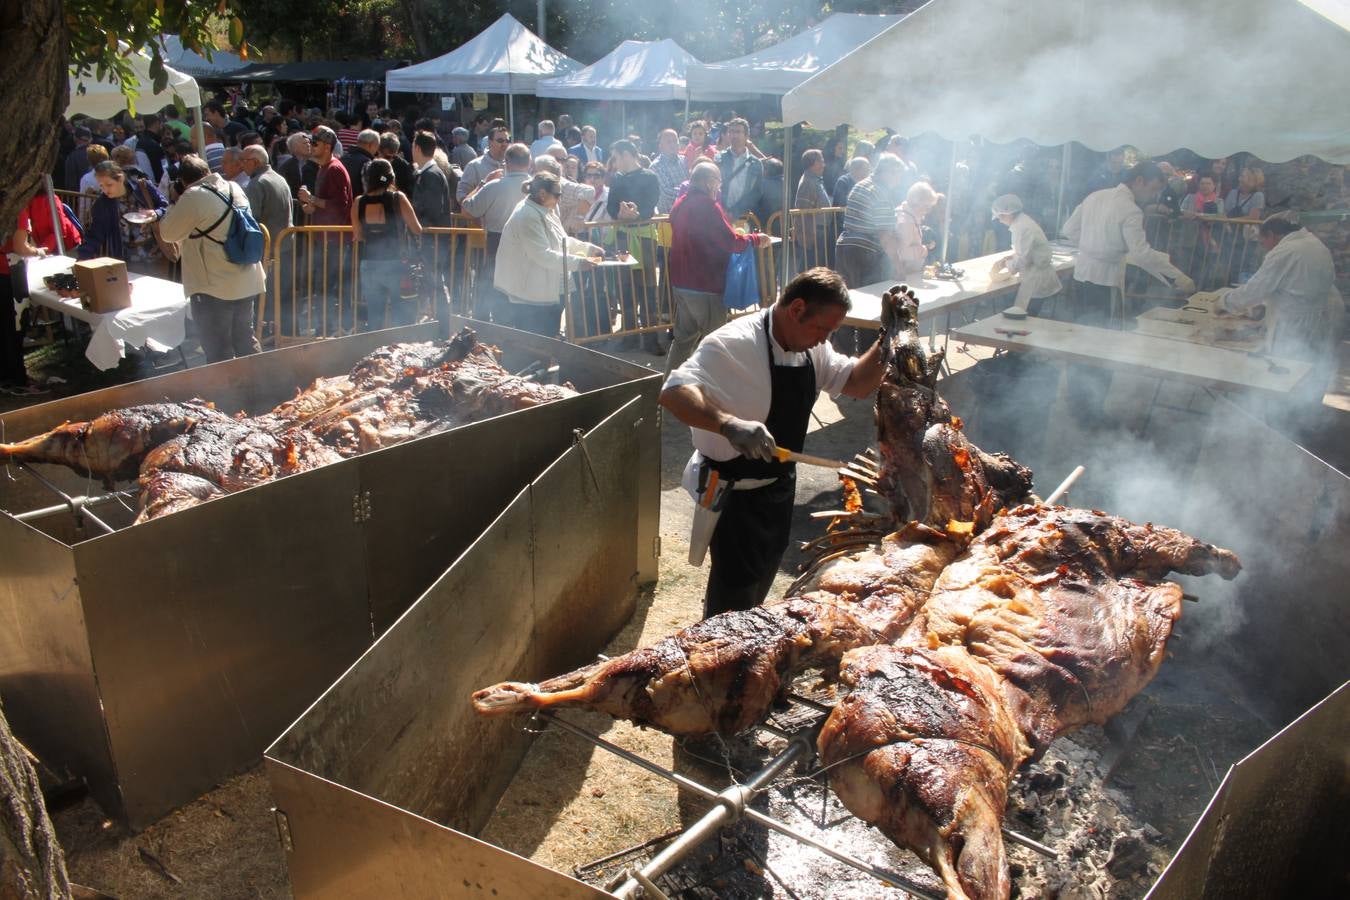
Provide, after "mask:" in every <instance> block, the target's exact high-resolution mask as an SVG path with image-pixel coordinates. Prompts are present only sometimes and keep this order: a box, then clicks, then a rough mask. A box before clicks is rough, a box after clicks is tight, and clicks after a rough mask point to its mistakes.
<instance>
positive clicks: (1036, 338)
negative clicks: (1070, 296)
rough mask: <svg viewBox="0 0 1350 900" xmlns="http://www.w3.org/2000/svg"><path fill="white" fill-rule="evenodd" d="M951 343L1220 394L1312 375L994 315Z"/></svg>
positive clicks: (1149, 338)
mask: <svg viewBox="0 0 1350 900" xmlns="http://www.w3.org/2000/svg"><path fill="white" fill-rule="evenodd" d="M951 336H952V339H953V340H958V341H966V342H967V343H971V344H981V345H983V346H986V347H997V348H999V349H1002V350H1014V351H1027V350H1035V351H1037V352H1039V353H1040V354H1041V355H1043V356H1050V357H1055V358H1058V359H1062V360H1065V361H1067V362H1074V363H1086V364H1088V365H1093V366H1101V367H1103V368H1107V369H1117V370H1120V371H1124V372H1130V373H1132V374H1135V375H1144V376H1149V377H1153V378H1173V379H1176V380H1178V381H1187V382H1190V383H1192V384H1201V385H1206V386H1209V387H1216V388H1220V389H1222V390H1257V391H1268V392H1270V393H1273V394H1287V393H1289V392H1290V391H1292V390H1293V389H1294V388H1295V387H1296V386H1297V385H1298V383H1299V382H1300V381H1302V380H1303V379H1304V378H1305V377H1307V375H1308V373H1309V372H1310V371H1312V366H1311V365H1309V364H1308V363H1306V362H1300V361H1298V360H1294V359H1273V358H1270V357H1265V356H1252V355H1250V354H1248V353H1243V352H1241V351H1238V350H1225V349H1223V348H1221V347H1208V346H1204V345H1202V344H1193V343H1189V342H1186V341H1179V340H1175V339H1173V338H1170V337H1159V336H1157V335H1152V334H1142V333H1140V332H1137V331H1116V330H1114V329H1108V328H1094V327H1092V326H1090V325H1079V324H1076V323H1074V322H1060V321H1058V320H1056V319H1040V318H1036V317H1035V316H1029V317H1027V318H1025V319H1009V318H1007V317H1006V316H1002V315H995V316H990V317H989V318H987V319H982V320H980V321H978V322H972V323H971V324H969V325H963V326H961V327H960V328H957V329H955V330H953V331H952V333H951Z"/></svg>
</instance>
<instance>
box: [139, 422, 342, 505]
mask: <svg viewBox="0 0 1350 900" xmlns="http://www.w3.org/2000/svg"><path fill="white" fill-rule="evenodd" d="M341 459H342V456H341V455H340V454H338V453H337V452H336V451H335V450H333V449H332V448H330V447H328V446H326V445H325V444H324V443H323V442H322V441H320V440H319V439H318V438H317V437H316V436H315V435H313V434H311V433H310V432H308V431H304V430H303V429H299V428H291V429H286V430H284V431H281V432H279V433H273V432H271V431H266V430H263V429H261V428H258V427H257V425H256V423H255V420H252V419H226V420H225V421H223V422H204V423H202V424H200V425H198V427H196V428H194V429H192V431H190V432H188V433H187V434H183V435H179V436H178V437H176V438H173V439H172V440H170V441H167V442H165V443H163V444H160V445H159V446H158V447H156V448H155V449H154V450H152V451H151V452H150V453H149V454H148V455H147V456H146V458H145V463H144V464H143V465H142V467H141V475H140V486H141V497H140V499H141V512H140V515H138V516H137V518H136V522H137V523H140V522H144V521H147V520H149V519H153V518H156V517H157V516H161V515H165V514H167V513H170V512H178V511H179V510H182V509H187V508H188V507H191V506H196V505H198V504H200V503H204V502H206V501H207V500H214V499H215V498H216V497H218V496H223V495H225V494H230V493H233V492H235V491H242V490H244V489H245V488H250V487H255V486H256V485H259V484H265V483H267V482H269V481H273V480H275V479H277V478H284V477H286V476H287V475H294V474H296V473H298V472H305V471H308V470H310V469H316V468H318V467H319V466H325V465H328V464H329V463H333V462H338V461H340V460H341ZM170 474H172V475H176V476H183V477H173V478H170V477H165V476H168V475H170Z"/></svg>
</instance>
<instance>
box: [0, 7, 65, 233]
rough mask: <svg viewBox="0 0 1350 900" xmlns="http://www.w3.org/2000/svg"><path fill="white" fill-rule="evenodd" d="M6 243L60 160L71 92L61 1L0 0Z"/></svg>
mask: <svg viewBox="0 0 1350 900" xmlns="http://www.w3.org/2000/svg"><path fill="white" fill-rule="evenodd" d="M0 47H4V48H5V50H4V53H0V85H4V88H3V89H2V90H0V122H4V123H5V126H4V127H3V128H0V241H4V240H5V239H6V238H8V237H9V234H10V232H12V231H13V230H14V225H15V223H16V221H17V219H18V215H19V210H21V209H23V208H24V207H25V206H26V205H28V201H29V200H30V199H32V197H33V195H34V194H35V193H37V189H38V185H40V184H41V183H42V180H43V177H44V176H45V175H46V174H47V173H48V172H50V171H51V170H52V164H53V163H54V162H55V161H56V148H57V131H56V128H55V125H56V122H57V120H58V119H60V117H61V115H62V114H63V113H64V112H65V111H66V102H67V100H68V99H69V95H70V85H69V83H68V81H67V75H66V64H67V60H68V59H69V58H70V57H69V53H70V39H69V38H68V37H67V35H66V25H65V19H64V18H63V16H62V14H61V3H60V0H0Z"/></svg>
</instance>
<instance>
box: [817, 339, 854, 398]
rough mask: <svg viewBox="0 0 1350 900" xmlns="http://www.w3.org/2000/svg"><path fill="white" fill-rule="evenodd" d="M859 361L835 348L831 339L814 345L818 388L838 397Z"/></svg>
mask: <svg viewBox="0 0 1350 900" xmlns="http://www.w3.org/2000/svg"><path fill="white" fill-rule="evenodd" d="M857 362H858V361H857V360H856V359H854V358H853V357H851V356H845V355H844V354H842V353H840V352H839V351H838V350H836V349H834V346H833V345H831V344H830V342H829V341H826V342H825V343H823V344H821V345H820V346H819V347H812V348H811V364H812V365H814V366H815V367H816V388H817V389H819V390H822V391H824V392H825V393H827V394H829V395H830V396H831V397H838V396H839V395H840V394H842V393H843V392H844V385H845V384H847V383H848V377H849V376H850V375H852V374H853V367H854V365H856V364H857Z"/></svg>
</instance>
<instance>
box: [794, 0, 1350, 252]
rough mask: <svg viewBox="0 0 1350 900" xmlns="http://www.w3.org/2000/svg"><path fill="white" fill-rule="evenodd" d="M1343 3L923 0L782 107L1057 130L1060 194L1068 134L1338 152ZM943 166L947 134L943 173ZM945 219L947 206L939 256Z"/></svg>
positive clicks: (1264, 150)
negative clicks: (1202, 48) (1060, 159)
mask: <svg viewBox="0 0 1350 900" xmlns="http://www.w3.org/2000/svg"><path fill="white" fill-rule="evenodd" d="M1346 5H1347V4H1346V0H1190V2H1187V3H1175V2H1173V0H1131V2H1130V3H1119V2H1117V0H1024V2H1022V3H1018V4H1012V5H1009V4H994V5H990V4H988V3H984V2H981V0H930V2H929V3H928V4H926V5H925V6H923V7H921V8H920V9H918V10H916V11H915V12H914V13H912V14H910V15H909V16H908V17H907V18H906V19H905V20H904V21H903V22H900V23H899V24H897V25H894V26H892V27H891V28H889V29H887V30H886V31H884V32H882V33H881V34H880V35H878V36H877V37H876V38H874V39H873V40H871V41H869V42H867V43H866V44H864V45H863V46H862V47H860V48H859V49H858V50H857V51H855V52H854V53H851V54H849V55H848V56H846V57H844V58H843V59H842V60H840V61H839V62H837V63H835V64H834V65H832V66H830V67H828V68H826V69H825V70H823V71H821V72H820V73H819V74H817V75H815V76H813V77H812V78H810V79H808V80H806V81H805V82H803V83H802V84H801V85H799V86H798V87H796V88H794V89H792V90H791V91H789V92H788V93H787V94H785V95H784V96H783V121H784V122H785V123H789V122H790V123H797V122H810V123H811V124H812V125H814V126H815V127H817V128H830V127H834V126H838V125H843V124H849V125H853V126H854V127H857V128H863V129H870V128H884V127H893V128H900V129H902V130H904V131H906V132H909V133H911V134H920V133H924V132H933V133H936V134H938V135H940V136H942V137H944V138H947V139H948V140H952V141H956V140H959V139H962V138H966V137H969V136H972V135H979V136H980V137H983V138H985V139H987V140H991V141H995V142H999V143H1003V142H1008V141H1013V140H1018V139H1029V140H1031V141H1034V142H1035V143H1037V144H1041V145H1043V146H1046V145H1050V146H1053V145H1056V144H1063V145H1064V154H1065V160H1064V165H1063V166H1062V167H1061V175H1060V179H1061V181H1060V196H1061V200H1062V198H1063V193H1064V182H1065V179H1067V177H1068V171H1069V162H1070V160H1069V148H1070V146H1071V145H1070V142H1071V141H1078V142H1079V143H1082V144H1084V145H1086V146H1088V147H1090V148H1093V149H1096V150H1107V149H1110V148H1113V147H1119V146H1122V145H1125V144H1129V145H1132V146H1134V147H1137V148H1138V149H1139V150H1140V151H1141V152H1142V153H1144V154H1145V155H1148V156H1158V155H1161V154H1165V153H1169V152H1171V151H1173V150H1177V149H1180V148H1183V147H1184V148H1186V149H1189V150H1192V151H1194V152H1196V153H1199V154H1201V155H1203V156H1211V157H1220V156H1227V155H1230V154H1232V153H1236V152H1239V151H1247V152H1250V153H1253V154H1255V155H1256V156H1257V157H1259V158H1261V159H1263V160H1266V161H1269V162H1282V161H1284V160H1287V159H1291V158H1293V157H1295V156H1300V155H1303V154H1306V153H1311V154H1314V155H1316V156H1319V157H1321V158H1322V159H1324V160H1327V161H1328V162H1335V163H1347V162H1350V104H1346V103H1345V102H1344V99H1343V98H1342V97H1341V96H1340V95H1341V93H1342V86H1343V85H1345V84H1347V83H1350V32H1347V31H1346V28H1345V20H1346V18H1347V16H1346V15H1345V7H1346ZM1310 7H1317V11H1314V10H1313V9H1312V8H1310ZM1201 34H1203V35H1204V40H1203V44H1204V46H1205V47H1207V48H1223V49H1222V50H1216V51H1214V52H1210V51H1208V50H1207V51H1204V52H1199V51H1198V48H1197V45H1196V44H1195V43H1194V41H1192V40H1190V37H1192V36H1194V35H1201ZM897 60H902V61H903V66H902V67H899V68H897V65H896V61H897ZM896 79H903V83H901V82H898V81H896ZM784 155H785V156H786V155H787V154H786V151H785V154H784ZM955 164H956V149H955V144H953V151H952V165H953V172H954V170H955ZM949 228H950V205H949V206H948V215H947V217H946V219H945V220H944V222H943V237H942V256H943V259H944V260H945V259H946V258H947V236H948V231H949Z"/></svg>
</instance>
